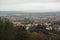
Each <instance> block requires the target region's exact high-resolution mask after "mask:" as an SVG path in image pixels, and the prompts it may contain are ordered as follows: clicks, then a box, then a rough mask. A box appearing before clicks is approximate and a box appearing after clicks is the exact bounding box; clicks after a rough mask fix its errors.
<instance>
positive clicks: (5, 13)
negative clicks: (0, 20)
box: [0, 11, 60, 16]
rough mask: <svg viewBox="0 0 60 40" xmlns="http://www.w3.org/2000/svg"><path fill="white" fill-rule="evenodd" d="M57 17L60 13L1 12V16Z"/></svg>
mask: <svg viewBox="0 0 60 40" xmlns="http://www.w3.org/2000/svg"><path fill="white" fill-rule="evenodd" d="M13 15H16V16H19V15H22V16H47V15H48V16H49V15H51V16H56V15H60V12H35V13H34V12H31V13H30V12H20V11H0V16H13Z"/></svg>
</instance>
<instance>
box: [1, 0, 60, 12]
mask: <svg viewBox="0 0 60 40" xmlns="http://www.w3.org/2000/svg"><path fill="white" fill-rule="evenodd" d="M0 11H25V12H46V11H47V12H48V11H60V0H0Z"/></svg>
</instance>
